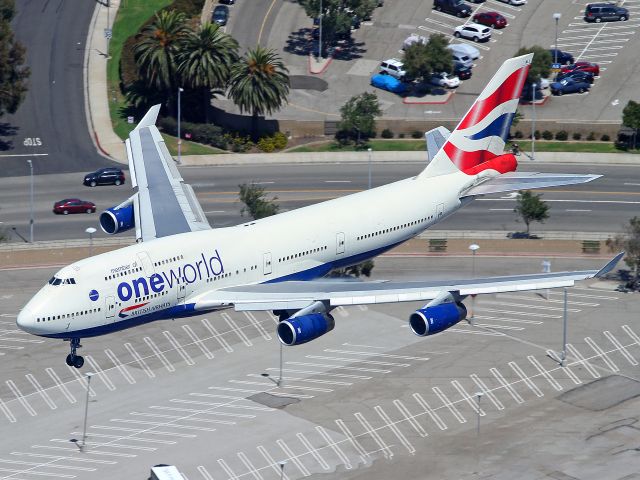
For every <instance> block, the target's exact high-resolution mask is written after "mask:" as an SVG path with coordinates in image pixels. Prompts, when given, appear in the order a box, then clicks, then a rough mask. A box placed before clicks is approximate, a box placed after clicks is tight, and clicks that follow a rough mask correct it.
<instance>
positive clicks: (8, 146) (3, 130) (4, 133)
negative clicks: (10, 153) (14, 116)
mask: <svg viewBox="0 0 640 480" xmlns="http://www.w3.org/2000/svg"><path fill="white" fill-rule="evenodd" d="M18 130H19V128H18V127H16V126H13V125H11V124H9V123H6V122H0V150H2V151H6V150H12V149H13V139H9V140H5V139H4V138H2V137H13V136H15V135H17V134H18Z"/></svg>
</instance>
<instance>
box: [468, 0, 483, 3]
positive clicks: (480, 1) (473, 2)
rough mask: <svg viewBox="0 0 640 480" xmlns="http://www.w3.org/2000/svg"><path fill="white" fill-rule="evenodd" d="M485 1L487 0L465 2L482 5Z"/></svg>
mask: <svg viewBox="0 0 640 480" xmlns="http://www.w3.org/2000/svg"><path fill="white" fill-rule="evenodd" d="M486 1H487V0H467V2H470V3H484V2H486Z"/></svg>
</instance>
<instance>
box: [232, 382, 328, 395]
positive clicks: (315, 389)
mask: <svg viewBox="0 0 640 480" xmlns="http://www.w3.org/2000/svg"><path fill="white" fill-rule="evenodd" d="M229 382H230V383H239V384H240V385H258V386H262V387H264V389H263V390H261V391H264V390H267V389H268V390H270V389H271V387H272V384H271V383H265V382H250V381H248V380H229ZM283 388H284V389H285V390H304V391H310V392H323V393H330V392H333V389H332V388H321V387H305V386H302V385H285V386H284V387H283Z"/></svg>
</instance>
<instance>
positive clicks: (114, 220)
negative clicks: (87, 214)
mask: <svg viewBox="0 0 640 480" xmlns="http://www.w3.org/2000/svg"><path fill="white" fill-rule="evenodd" d="M135 226H136V222H135V212H134V209H133V197H131V198H129V199H128V200H127V201H126V202H123V203H121V204H120V205H117V206H115V207H111V208H108V209H107V210H105V211H104V212H102V213H101V214H100V227H101V228H102V230H103V231H104V233H108V234H109V235H115V234H116V233H120V232H124V231H126V230H130V229H132V228H133V227H135Z"/></svg>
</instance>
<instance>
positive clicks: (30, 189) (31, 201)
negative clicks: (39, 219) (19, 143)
mask: <svg viewBox="0 0 640 480" xmlns="http://www.w3.org/2000/svg"><path fill="white" fill-rule="evenodd" d="M27 163H28V164H29V212H30V218H29V242H30V243H33V161H31V160H27Z"/></svg>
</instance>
